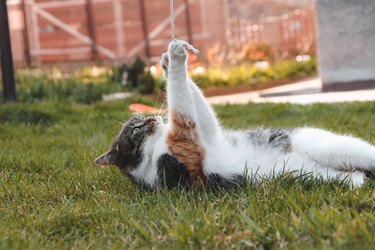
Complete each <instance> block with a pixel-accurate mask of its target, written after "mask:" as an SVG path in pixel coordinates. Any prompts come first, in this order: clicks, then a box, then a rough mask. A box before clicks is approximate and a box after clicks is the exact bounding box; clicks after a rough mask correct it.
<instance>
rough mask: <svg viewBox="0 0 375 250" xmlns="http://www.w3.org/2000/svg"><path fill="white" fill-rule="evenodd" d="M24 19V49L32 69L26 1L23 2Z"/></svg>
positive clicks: (27, 63) (27, 62) (28, 64)
mask: <svg viewBox="0 0 375 250" xmlns="http://www.w3.org/2000/svg"><path fill="white" fill-rule="evenodd" d="M21 9H22V17H23V32H22V35H23V49H24V53H25V61H26V65H27V66H28V67H30V65H31V55H30V44H29V32H28V29H27V17H26V4H25V0H22V1H21Z"/></svg>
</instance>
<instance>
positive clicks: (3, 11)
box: [0, 0, 16, 102]
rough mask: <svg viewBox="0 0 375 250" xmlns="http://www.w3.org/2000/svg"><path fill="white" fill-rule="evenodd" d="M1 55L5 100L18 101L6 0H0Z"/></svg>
mask: <svg viewBox="0 0 375 250" xmlns="http://www.w3.org/2000/svg"><path fill="white" fill-rule="evenodd" d="M0 57H1V76H2V80H3V93H4V101H5V102H8V101H11V102H15V101H16V88H15V84H14V69H13V59H12V49H11V45H10V34H9V23H8V9H7V5H6V0H1V1H0Z"/></svg>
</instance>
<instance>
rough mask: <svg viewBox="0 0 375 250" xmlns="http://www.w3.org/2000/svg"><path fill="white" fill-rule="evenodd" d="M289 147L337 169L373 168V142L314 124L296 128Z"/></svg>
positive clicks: (365, 169) (374, 151)
mask: <svg viewBox="0 0 375 250" xmlns="http://www.w3.org/2000/svg"><path fill="white" fill-rule="evenodd" d="M291 139H292V147H293V148H294V149H295V150H297V151H299V152H301V153H303V154H306V155H308V156H309V157H310V158H311V159H312V160H314V161H316V162H319V163H320V164H321V165H322V166H326V167H329V168H332V169H335V170H340V171H355V170H362V171H371V170H375V146H373V145H371V144H369V143H367V142H365V141H363V140H361V139H359V138H355V137H352V136H347V135H337V134H333V133H331V132H328V131H324V130H321V129H314V128H303V129H299V130H297V131H296V132H295V133H294V134H293V135H292V137H291Z"/></svg>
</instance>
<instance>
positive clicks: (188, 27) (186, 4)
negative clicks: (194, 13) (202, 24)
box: [184, 0, 193, 44]
mask: <svg viewBox="0 0 375 250" xmlns="http://www.w3.org/2000/svg"><path fill="white" fill-rule="evenodd" d="M184 2H185V6H186V9H185V10H186V28H187V33H188V42H189V43H190V44H193V35H192V31H191V17H190V8H189V0H184Z"/></svg>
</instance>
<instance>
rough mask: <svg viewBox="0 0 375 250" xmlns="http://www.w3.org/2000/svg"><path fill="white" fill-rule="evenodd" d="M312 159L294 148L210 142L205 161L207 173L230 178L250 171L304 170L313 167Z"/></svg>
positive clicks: (258, 174)
mask: <svg viewBox="0 0 375 250" xmlns="http://www.w3.org/2000/svg"><path fill="white" fill-rule="evenodd" d="M310 165H311V162H310V161H309V160H308V159H307V158H306V157H303V156H302V155H300V154H298V153H295V152H293V151H290V152H283V151H280V150H276V149H272V148H264V147H254V146H249V145H246V146H245V145H242V146H241V145H237V146H236V147H227V146H222V145H221V146H215V147H212V146H208V147H206V158H205V161H204V172H205V174H206V175H210V174H212V173H215V174H219V175H221V176H224V177H227V178H230V176H233V175H247V176H249V177H251V176H254V175H257V176H262V177H265V176H269V175H274V174H276V175H277V174H280V173H282V172H290V171H300V170H302V169H303V168H304V166H305V167H306V169H307V168H310V167H311V166H310Z"/></svg>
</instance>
